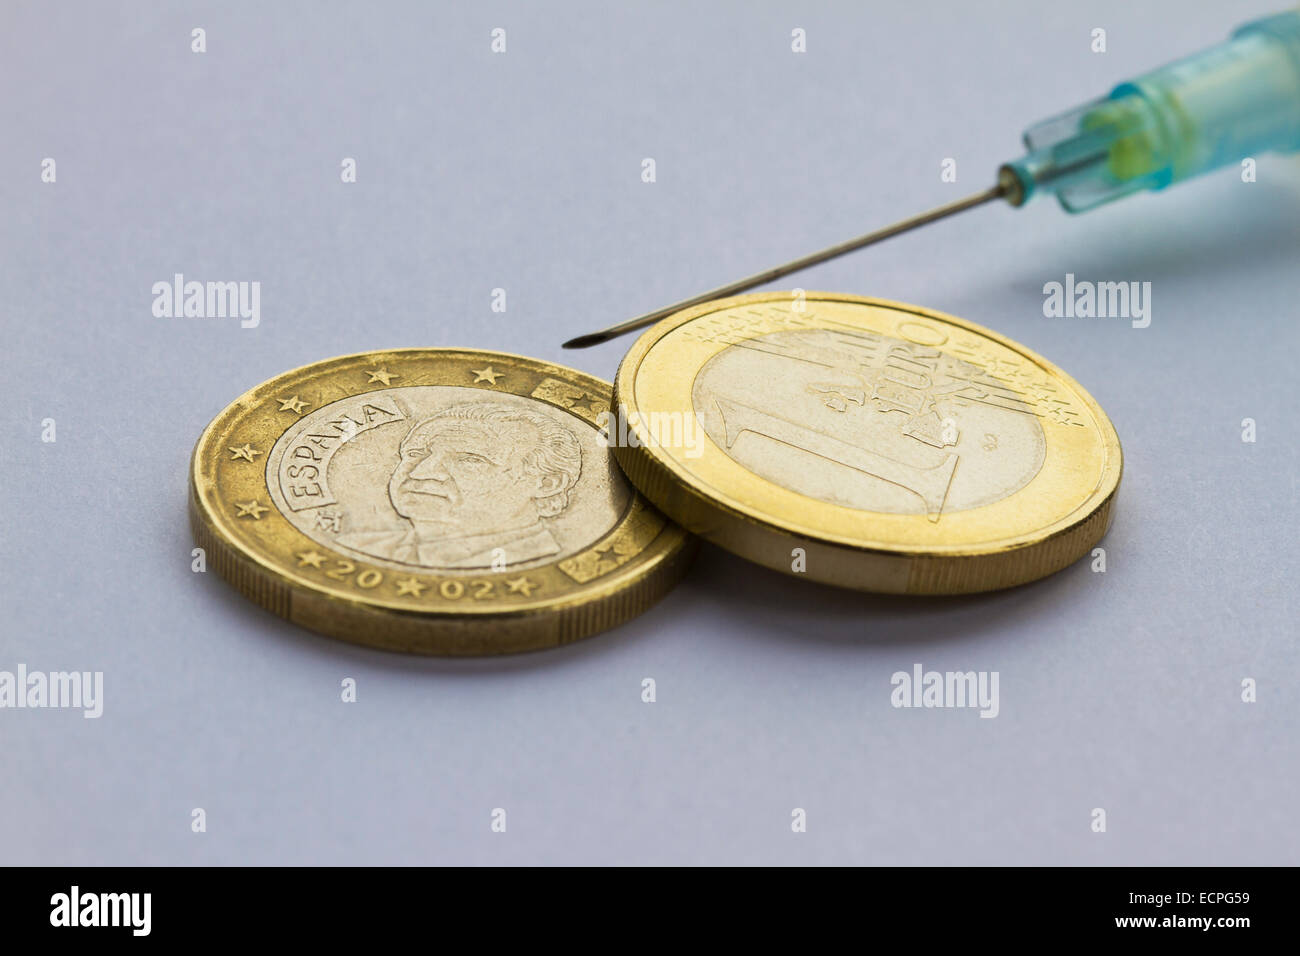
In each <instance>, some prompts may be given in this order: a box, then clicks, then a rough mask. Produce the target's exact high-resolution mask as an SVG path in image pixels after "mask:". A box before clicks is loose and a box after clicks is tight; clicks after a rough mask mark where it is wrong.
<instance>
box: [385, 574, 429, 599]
mask: <svg viewBox="0 0 1300 956" xmlns="http://www.w3.org/2000/svg"><path fill="white" fill-rule="evenodd" d="M393 583H394V584H396V585H397V595H398V597H401V596H402V595H403V594H413V595H415V596H416V597H419V596H420V592H421V591H423V590H424V589H425V588H427V587H428V586H429V585H427V584H421V583H420V582H419V581H417V580H416V579H415V578H398V579H397V580H396V581H394V582H393Z"/></svg>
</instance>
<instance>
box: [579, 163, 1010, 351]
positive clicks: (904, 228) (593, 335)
mask: <svg viewBox="0 0 1300 956" xmlns="http://www.w3.org/2000/svg"><path fill="white" fill-rule="evenodd" d="M1010 194H1011V184H1010V182H1009V181H1007V180H1006V179H1005V178H1001V179H999V182H998V184H997V185H996V186H992V187H990V188H989V189H986V190H984V191H983V192H978V193H975V194H974V195H973V196H967V197H966V198H965V199H958V200H957V201H956V202H950V203H947V204H946V205H943V206H938V207H936V208H935V209H931V210H929V211H928V212H923V213H921V214H920V215H919V216H913V217H912V218H910V219H904V220H902V221H901V222H896V223H894V224H893V225H889V226H885V227H884V228H883V229H877V230H876V231H875V232H868V233H866V234H865V235H861V236H858V237H857V238H855V239H850V240H848V241H847V242H841V243H840V244H839V245H837V246H830V247H829V248H827V249H822V250H821V251H820V252H814V253H811V254H810V255H806V256H803V257H802V258H799V259H793V260H791V261H790V262H787V263H785V264H784V265H779V266H776V267H774V268H771V269H765V270H764V271H762V272H757V273H755V274H754V275H752V276H746V277H745V278H744V279H740V280H738V281H736V282H732V283H729V284H728V285H724V286H719V287H718V288H716V289H710V290H709V291H708V292H704V293H701V294H700V295H697V296H694V297H692V298H689V299H683V300H682V301H681V302H674V303H673V304H672V305H669V306H665V307H664V308H662V309H655V311H653V312H647V313H646V314H645V315H639V316H637V317H636V318H635V319H629V320H628V321H626V322H621V323H619V324H618V325H611V326H610V327H609V328H607V329H602V330H600V331H599V332H588V333H587V334H586V335H579V336H577V337H575V338H571V339H569V341H567V342H565V343H564V346H563V347H564V348H566V349H585V348H590V347H591V346H593V345H599V344H600V343H602V342H608V341H609V340H610V339H613V338H617V337H618V336H620V335H624V334H625V333H627V332H634V331H636V330H637V329H640V328H644V327H645V326H647V325H650V324H651V323H654V322H658V321H659V320H660V319H663V318H667V317H668V316H670V315H672V314H673V313H674V312H680V311H681V310H682V309H689V308H690V307H691V306H693V305H699V304H700V303H702V302H711V301H713V300H714V299H725V298H727V297H728V296H733V295H739V294H740V293H741V292H744V291H745V290H746V289H752V288H754V286H759V285H764V284H766V283H768V282H773V281H775V280H777V279H779V278H781V277H782V276H787V275H789V274H790V273H792V272H798V271H799V270H800V269H807V268H809V267H810V266H815V265H820V264H821V263H823V262H826V261H828V260H830V259H834V258H836V257H838V256H842V255H844V254H845V253H848V252H853V251H855V250H857V249H861V248H862V247H863V246H869V245H871V244H872V243H876V242H880V241H882V240H884V239H889V238H890V237H892V236H897V235H899V234H900V233H904V232H908V231H909V230H912V229H916V228H917V227H918V226H924V225H926V224H928V223H931V222H935V221H936V220H939V219H944V218H946V217H948V216H952V215H955V214H956V213H959V212H965V211H966V210H967V209H974V208H975V207H976V206H982V205H984V203H986V202H991V201H992V200H994V199H1004V198H1007V197H1008V196H1009V195H1010Z"/></svg>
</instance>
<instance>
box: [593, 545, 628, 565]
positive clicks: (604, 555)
mask: <svg viewBox="0 0 1300 956" xmlns="http://www.w3.org/2000/svg"><path fill="white" fill-rule="evenodd" d="M594 551H595V554H596V565H597V566H600V565H601V564H602V563H604V562H605V561H613V562H614V563H615V564H618V559H619V558H621V557H622V555H621V554H619V553H618V549H617V548H615V547H614V546H613V545H612V544H607V545H605V546H604V547H603V548H595V549H594Z"/></svg>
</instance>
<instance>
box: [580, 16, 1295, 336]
mask: <svg viewBox="0 0 1300 956" xmlns="http://www.w3.org/2000/svg"><path fill="white" fill-rule="evenodd" d="M1024 142H1025V147H1026V148H1027V150H1028V152H1027V153H1026V155H1025V156H1023V157H1022V158H1020V159H1018V160H1015V161H1013V162H1009V163H1005V164H1003V165H1002V167H1001V168H1000V169H999V170H998V175H997V182H996V184H995V185H994V186H992V187H991V188H989V189H986V190H984V191H983V192H979V193H976V194H975V195H973V196H968V197H966V198H965V199H959V200H958V201H956V202H952V203H948V204H947V205H944V206H939V207H938V208H936V209H931V210H930V211H928V212H924V213H921V214H920V215H919V216H913V217H912V218H910V219H904V220H903V221H901V222H896V223H894V224H893V225H890V226H886V227H885V228H883V229H878V230H876V231H874V232H869V233H867V234H866V235H862V236H858V237H857V238H854V239H850V240H848V241H847V242H843V243H840V244H839V245H835V246H831V247H830V248H828V249H822V250H821V251H819V252H814V253H812V254H810V255H807V256H803V257H802V258H799V259H795V260H793V261H791V262H787V263H785V264H784V265H780V266H776V267H774V268H771V269H766V270H764V271H763V272H759V273H756V274H754V275H751V276H747V277H745V278H744V279H740V280H738V281H736V282H732V283H729V284H727V285H724V286H720V287H718V288H716V289H711V290H709V291H708V292H704V293H702V294H700V295H697V296H693V297H692V298H689V299H685V300H683V301H681V302H675V303H673V304H672V305H669V306H665V307H664V308H662V309H656V310H655V311H654V312H648V313H646V314H645V315H641V316H638V317H637V318H635V319H631V320H629V321H627V322H623V323H621V324H619V325H615V326H611V327H610V328H608V329H605V330H603V331H600V332H592V333H590V334H587V335H580V336H578V337H577V338H574V339H570V340H569V341H567V342H565V343H564V347H565V348H571V349H572V348H586V347H587V346H590V345H598V344H600V343H601V342H607V341H609V340H610V339H612V338H615V337H617V336H619V335H623V334H625V333H627V332H631V331H634V330H635V329H639V328H642V327H644V326H647V325H650V324H651V323H653V322H657V321H659V320H660V319H662V318H665V317H667V316H669V315H672V314H673V313H674V312H677V311H680V310H681V309H686V308H689V307H691V306H693V305H699V304H700V303H702V302H709V301H711V300H713V299H722V298H726V297H727V296H732V295H737V294H739V293H741V292H744V291H745V290H747V289H752V288H754V287H755V286H759V285H763V284H765V283H768V282H772V281H774V280H776V279H779V278H781V277H782V276H785V275H789V274H790V273H792V272H798V271H799V270H800V269H806V268H808V267H810V266H814V265H817V264H819V263H822V262H826V261H827V260H829V259H834V258H837V257H838V256H842V255H844V254H845V253H848V252H853V251H854V250H856V249H861V248H862V247H863V246H869V245H872V244H873V243H876V242H880V241H882V240H884V239H888V238H890V237H891V236H897V235H899V234H900V233H904V232H908V231H910V230H912V229H915V228H917V227H918V226H924V225H926V224H928V223H931V222H935V221H937V220H939V219H944V218H947V217H948V216H951V215H954V214H956V213H959V212H964V211H965V210H967V209H973V208H974V207H976V206H981V205H983V204H984V203H987V202H990V201H992V200H994V199H1005V200H1006V201H1007V202H1009V203H1011V205H1013V206H1021V205H1023V204H1024V203H1025V202H1027V201H1028V200H1029V199H1031V198H1032V197H1034V196H1037V195H1039V194H1051V195H1055V196H1056V198H1057V200H1058V201H1059V202H1060V204H1061V206H1062V207H1063V208H1064V209H1065V210H1066V211H1068V212H1072V213H1077V212H1083V211H1085V210H1088V209H1092V208H1094V207H1095V206H1099V205H1101V204H1102V203H1106V202H1110V201H1111V200H1112V199H1118V198H1120V197H1121V196H1127V195H1129V194H1131V193H1135V192H1140V191H1142V190H1147V189H1164V188H1165V187H1166V186H1170V185H1172V184H1173V183H1178V182H1182V181H1183V180H1185V179H1190V178H1191V177H1193V176H1197V175H1199V174H1201V173H1204V172H1209V171H1210V170H1212V169H1218V168H1220V167H1222V166H1226V165H1228V164H1229V163H1236V162H1239V161H1242V160H1244V159H1246V158H1253V157H1254V156H1256V155H1258V154H1260V153H1266V152H1294V151H1296V150H1300V9H1296V10H1292V11H1288V12H1286V13H1279V14H1276V15H1274V16H1271V17H1265V18H1263V19H1260V20H1254V21H1251V22H1250V23H1247V24H1245V25H1243V26H1241V27H1239V28H1238V29H1237V30H1236V31H1235V32H1234V33H1233V34H1232V36H1231V37H1230V38H1229V39H1228V40H1227V41H1226V42H1225V43H1221V44H1219V45H1218V46H1214V47H1210V48H1209V49H1208V50H1204V51H1202V52H1200V53H1196V54H1193V55H1192V56H1189V57H1186V58H1184V59H1182V60H1177V61H1175V62H1173V63H1170V64H1168V65H1167V66H1163V67H1160V68H1159V69H1157V70H1153V71H1152V72H1150V73H1147V74H1146V75H1145V76H1141V77H1138V78H1137V79H1134V80H1130V81H1128V82H1125V83H1121V84H1119V85H1118V86H1117V87H1115V88H1114V89H1113V90H1112V91H1111V92H1110V95H1109V96H1106V97H1103V98H1102V99H1099V100H1095V101H1093V102H1091V103H1087V104H1085V105H1084V106H1080V107H1078V108H1076V109H1073V110H1070V111H1069V112H1067V113H1063V114H1061V115H1060V116H1057V117H1054V118H1052V119H1049V120H1045V121H1043V122H1041V123H1036V124H1034V125H1033V126H1031V127H1029V129H1028V130H1026V131H1025V134H1024Z"/></svg>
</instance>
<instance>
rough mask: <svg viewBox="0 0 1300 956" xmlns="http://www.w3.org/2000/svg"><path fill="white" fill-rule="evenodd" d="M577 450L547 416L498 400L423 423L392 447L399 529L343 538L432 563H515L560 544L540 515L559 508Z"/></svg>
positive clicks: (573, 478)
mask: <svg viewBox="0 0 1300 956" xmlns="http://www.w3.org/2000/svg"><path fill="white" fill-rule="evenodd" d="M581 473H582V449H581V446H580V445H579V442H578V439H577V438H576V437H575V436H574V434H573V432H572V430H571V429H569V428H568V427H566V426H565V425H562V424H560V423H559V422H557V421H555V420H554V419H553V418H551V417H548V416H545V415H541V414H538V413H536V412H533V411H530V410H527V409H522V408H518V407H513V406H510V405H506V404H503V403H499V402H466V403H461V404H457V405H452V406H450V407H448V408H445V409H443V410H441V411H439V412H437V413H435V414H434V415H432V416H429V417H426V418H423V419H420V420H419V421H417V422H416V423H415V424H414V425H413V426H412V427H411V429H410V431H409V432H407V434H406V436H405V438H403V439H402V442H401V445H400V446H399V448H398V455H397V460H396V461H395V462H394V463H393V468H392V472H391V475H390V476H389V480H388V499H389V501H390V502H391V505H392V508H393V511H394V512H396V514H397V516H398V517H399V519H400V523H401V524H402V525H404V527H402V528H400V529H399V530H379V531H358V532H354V533H352V534H348V535H344V536H342V537H340V538H339V543H340V544H343V545H346V546H348V547H351V548H354V549H356V550H358V551H362V552H365V553H367V554H372V555H375V556H378V557H383V558H387V559H389V560H392V561H397V562H400V563H402V564H413V565H419V566H422V567H429V568H476V567H488V566H490V565H492V564H493V563H494V561H495V562H500V563H504V564H516V563H519V562H525V561H532V560H535V559H537V558H542V557H546V556H548V555H554V554H557V553H559V551H560V550H561V546H560V542H559V541H558V540H557V539H556V536H555V533H554V531H553V529H552V528H550V527H548V526H547V522H546V519H549V518H554V517H556V516H558V515H560V514H561V513H563V512H564V511H565V509H566V508H568V506H569V503H570V495H571V492H572V491H573V488H574V486H575V485H576V484H577V483H578V479H579V477H580V475H581Z"/></svg>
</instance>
